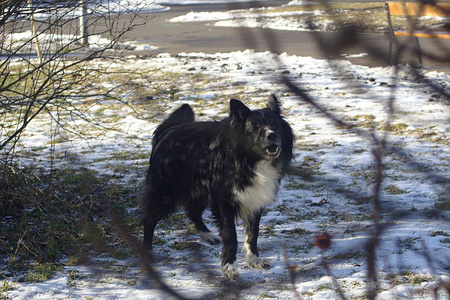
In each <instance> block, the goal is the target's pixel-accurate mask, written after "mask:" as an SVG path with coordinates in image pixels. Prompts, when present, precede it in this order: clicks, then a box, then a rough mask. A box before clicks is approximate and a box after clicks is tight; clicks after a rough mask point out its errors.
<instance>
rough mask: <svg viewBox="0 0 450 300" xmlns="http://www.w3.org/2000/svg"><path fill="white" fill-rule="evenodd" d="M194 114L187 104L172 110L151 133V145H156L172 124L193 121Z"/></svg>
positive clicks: (176, 124)
mask: <svg viewBox="0 0 450 300" xmlns="http://www.w3.org/2000/svg"><path fill="white" fill-rule="evenodd" d="M194 120H195V114H194V111H193V110H192V108H191V107H190V106H189V104H183V105H182V106H181V107H180V108H178V109H177V110H176V111H174V112H173V113H172V114H171V115H170V116H169V117H168V118H167V119H166V120H165V121H164V122H163V123H162V124H161V125H159V126H158V128H156V130H155V132H154V133H153V145H156V144H157V143H158V142H159V140H160V139H161V138H162V136H163V134H164V132H166V131H167V130H168V129H170V128H171V127H173V126H178V125H182V124H189V123H193V122H194Z"/></svg>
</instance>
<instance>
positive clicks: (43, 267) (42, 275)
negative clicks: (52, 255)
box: [26, 263, 62, 283]
mask: <svg viewBox="0 0 450 300" xmlns="http://www.w3.org/2000/svg"><path fill="white" fill-rule="evenodd" d="M61 269H62V267H61V266H59V265H56V264H53V263H43V264H36V265H33V266H31V268H30V270H29V272H28V274H27V275H26V281H27V282H28V283H34V282H42V281H47V280H49V279H50V278H52V277H53V276H54V275H55V274H56V273H57V272H58V271H60V270H61Z"/></svg>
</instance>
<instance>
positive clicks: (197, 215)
mask: <svg viewBox="0 0 450 300" xmlns="http://www.w3.org/2000/svg"><path fill="white" fill-rule="evenodd" d="M202 212H203V209H199V208H197V207H196V208H193V207H190V208H187V214H188V216H189V218H190V219H191V220H192V222H194V224H195V227H196V228H197V231H198V233H199V234H200V237H201V238H202V240H204V241H205V242H207V243H209V244H211V245H218V244H220V243H221V242H222V240H221V239H220V237H218V236H216V235H215V234H213V233H212V232H211V231H210V230H209V229H208V227H206V225H205V223H204V222H203V219H202Z"/></svg>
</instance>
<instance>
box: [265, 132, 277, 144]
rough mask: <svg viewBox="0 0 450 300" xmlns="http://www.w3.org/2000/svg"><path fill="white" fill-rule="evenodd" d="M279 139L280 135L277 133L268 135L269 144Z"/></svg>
mask: <svg viewBox="0 0 450 300" xmlns="http://www.w3.org/2000/svg"><path fill="white" fill-rule="evenodd" d="M277 139H278V135H277V134H276V133H275V132H273V131H270V132H268V133H267V140H268V141H269V142H275V141H276V140H277Z"/></svg>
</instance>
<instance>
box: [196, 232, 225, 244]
mask: <svg viewBox="0 0 450 300" xmlns="http://www.w3.org/2000/svg"><path fill="white" fill-rule="evenodd" d="M200 237H201V238H202V240H204V241H205V242H207V243H209V244H211V245H217V244H220V243H221V242H222V240H221V239H220V237H218V236H217V235H215V234H214V233H212V232H205V231H200Z"/></svg>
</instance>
